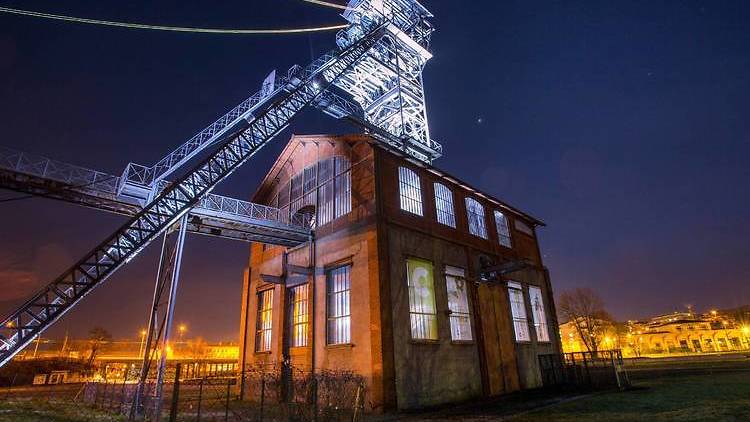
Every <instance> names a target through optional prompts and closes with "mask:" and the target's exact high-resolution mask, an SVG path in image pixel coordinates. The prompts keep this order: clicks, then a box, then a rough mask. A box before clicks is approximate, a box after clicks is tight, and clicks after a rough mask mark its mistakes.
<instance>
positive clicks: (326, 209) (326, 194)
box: [318, 180, 333, 226]
mask: <svg viewBox="0 0 750 422" xmlns="http://www.w3.org/2000/svg"><path fill="white" fill-rule="evenodd" d="M331 220H333V180H329V181H327V182H325V183H324V184H323V185H322V186H321V187H320V189H319V190H318V225H320V226H322V225H323V224H326V223H328V222H329V221H331Z"/></svg>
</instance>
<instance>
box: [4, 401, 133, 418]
mask: <svg viewBox="0 0 750 422" xmlns="http://www.w3.org/2000/svg"><path fill="white" fill-rule="evenodd" d="M125 420H126V418H124V417H121V416H114V415H112V414H108V413H104V412H100V411H96V410H92V409H90V408H88V407H86V406H83V405H81V404H80V403H79V404H75V403H70V402H53V403H48V402H46V401H40V400H14V399H11V400H6V399H3V400H0V422H6V421H8V422H10V421H13V422H16V421H24V422H49V421H54V422H79V421H80V422H82V421H101V422H105V421H107V422H109V421H112V422H114V421H118V422H119V421H125Z"/></svg>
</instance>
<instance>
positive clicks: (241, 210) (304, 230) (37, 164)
mask: <svg viewBox="0 0 750 422" xmlns="http://www.w3.org/2000/svg"><path fill="white" fill-rule="evenodd" d="M342 16H343V17H344V18H345V19H346V20H347V21H348V22H349V25H348V27H347V28H346V29H344V30H342V31H340V32H339V33H338V35H337V37H336V44H337V46H336V48H335V49H333V50H332V51H330V52H329V53H326V54H324V55H322V56H321V57H320V58H318V59H317V60H315V61H313V62H312V63H311V64H309V65H308V66H306V67H300V66H294V67H292V68H291V69H289V71H288V72H286V74H284V75H283V76H281V77H279V78H276V77H275V72H273V73H272V74H271V75H269V77H268V78H266V80H265V81H264V83H263V86H262V89H261V90H260V91H259V92H257V93H255V94H253V95H252V96H250V97H249V98H248V99H247V100H245V101H243V102H242V103H241V104H239V105H238V106H237V107H235V108H233V109H232V110H230V111H229V112H228V113H226V114H225V115H224V116H222V117H221V118H219V119H218V120H217V121H216V122H214V123H213V124H211V125H209V126H208V127H207V128H206V129H204V130H202V131H201V132H199V133H198V134H197V135H195V136H194V137H192V138H191V139H189V140H188V141H187V142H185V143H183V144H182V145H180V146H179V147H178V148H177V149H175V150H174V151H172V152H171V153H169V154H168V155H167V156H166V157H164V158H163V159H161V160H159V161H158V162H157V163H156V164H154V165H152V166H143V165H140V164H135V163H130V164H128V165H127V166H126V168H125V170H124V171H123V173H122V174H121V175H120V176H115V175H111V174H108V173H105V172H100V171H96V170H91V169H87V168H84V167H79V166H76V165H72V164H67V163H62V162H58V161H55V160H52V159H48V158H45V157H41V156H37V155H34V154H28V153H23V152H19V151H15V150H12V149H8V148H1V149H0V188H5V189H10V190H14V191H18V192H23V193H26V194H30V195H37V196H42V197H47V198H52V199H57V200H62V201H66V202H71V203H75V204H79V205H83V206H86V207H91V208H95V209H98V210H103V211H107V212H112V213H116V214H120V215H123V216H125V217H127V221H126V222H125V223H124V224H123V225H122V226H121V227H119V228H117V229H116V230H115V231H114V232H113V233H112V234H111V235H110V236H108V237H107V238H106V239H104V240H103V241H102V242H101V243H100V244H99V245H97V246H96V247H94V248H93V249H92V250H91V251H90V252H88V253H87V254H85V255H84V256H83V257H82V258H81V259H80V260H78V261H77V262H76V263H74V264H73V265H72V266H71V267H70V268H69V269H67V270H66V271H65V272H63V273H62V274H61V275H60V276H59V277H57V278H56V279H55V280H53V281H52V282H50V283H49V284H48V285H46V286H45V287H44V288H43V289H41V290H40V291H39V292H37V293H36V294H35V295H34V296H32V297H31V298H30V299H29V300H28V301H27V302H26V303H24V304H23V305H22V306H21V307H19V308H18V309H17V310H15V311H14V312H13V313H11V314H10V315H9V316H8V317H7V318H5V319H4V320H3V321H2V325H1V326H0V366H2V365H4V364H5V363H7V362H8V361H9V360H10V359H12V358H13V356H15V355H16V354H17V353H18V352H19V351H20V350H22V349H23V348H24V347H25V346H26V345H28V344H29V343H30V342H31V341H32V340H33V339H34V338H35V337H36V336H38V335H40V334H41V333H42V332H43V331H44V330H46V329H47V328H49V327H50V326H52V325H53V324H54V323H55V322H56V321H57V320H58V319H59V318H60V317H62V316H63V315H64V314H65V313H66V312H68V311H69V310H71V309H73V308H74V307H75V306H76V304H78V303H79V302H80V301H81V300H83V298H84V297H85V296H86V295H88V294H89V293H90V292H91V291H92V290H93V289H95V288H96V287H98V286H99V285H101V284H102V282H103V281H104V280H106V279H107V278H108V277H110V276H111V275H113V274H114V273H115V272H117V270H118V269H120V268H121V267H122V266H123V265H124V264H126V263H128V262H130V261H131V260H132V259H133V258H135V257H136V256H137V255H138V254H139V252H140V251H142V250H143V249H144V248H146V247H147V246H148V245H150V244H151V243H153V242H154V241H155V240H157V239H158V238H159V237H160V236H161V235H164V236H163V239H164V240H163V245H162V259H161V263H160V267H159V272H158V274H157V283H156V287H155V291H154V307H153V309H152V314H151V315H150V321H149V340H148V343H147V346H146V352H145V355H144V361H147V360H148V358H149V353H151V352H150V351H152V350H154V347H156V344H157V343H158V342H161V344H162V345H164V344H166V341H167V340H168V339H169V334H170V333H169V331H170V326H171V317H172V310H173V308H174V292H175V290H176V286H177V280H178V277H179V265H180V260H181V254H182V245H183V243H184V236H185V233H186V232H193V233H199V234H205V235H211V236H219V237H223V238H228V239H233V240H241V241H250V242H264V243H270V244H277V245H283V246H294V245H299V244H301V243H303V242H306V241H308V240H310V239H311V236H312V233H311V230H310V229H309V228H308V227H305V226H304V224H303V223H302V222H301V221H295V219H294V218H293V217H292V216H289V215H285V214H284V213H282V212H281V211H280V210H279V209H277V208H273V207H268V206H265V205H260V204H254V203H251V202H247V201H242V200H238V199H234V198H228V197H225V196H220V195H216V194H213V193H212V191H213V190H214V188H215V187H216V186H217V185H218V184H219V183H221V182H222V181H224V180H225V179H226V178H227V177H229V176H230V175H231V174H232V172H234V171H235V170H236V169H237V168H239V167H240V166H242V165H244V164H246V163H247V162H248V161H250V160H251V158H252V157H253V155H255V153H257V152H258V151H259V150H260V149H261V148H262V147H263V146H264V145H266V144H267V143H268V142H270V141H271V140H272V139H273V138H274V137H275V136H276V135H278V134H279V132H281V131H282V130H283V129H285V128H286V127H287V126H288V125H289V123H290V122H291V121H292V120H293V119H294V118H295V117H296V116H297V115H298V113H299V112H300V111H301V110H302V109H304V108H305V107H307V106H313V107H317V108H318V109H320V110H322V111H323V112H325V113H327V114H328V115H330V116H333V117H335V118H338V119H348V120H351V121H353V122H354V123H356V124H358V125H360V126H362V127H363V128H364V129H365V130H366V131H367V132H368V133H370V134H371V135H372V136H373V137H374V138H375V139H377V140H379V141H381V142H382V143H384V144H386V145H388V146H389V147H390V148H394V149H398V150H399V151H401V152H403V153H405V154H408V155H410V156H412V157H414V158H415V159H418V160H423V161H427V162H430V161H432V160H434V159H435V158H438V157H439V156H440V155H441V154H442V147H441V146H440V144H438V143H437V142H435V141H434V140H432V139H431V137H430V134H429V129H428V125H427V114H426V108H425V97H424V88H423V84H422V69H423V67H424V65H425V64H426V62H427V61H428V60H429V59H430V58H431V57H432V54H431V53H430V52H429V41H430V36H431V34H432V31H433V28H432V26H431V24H430V23H429V21H428V19H429V18H431V17H432V15H431V14H430V13H429V12H428V11H427V10H426V9H425V8H424V7H423V6H422V5H420V4H419V3H418V2H417V1H416V0H351V1H350V2H349V5H348V6H347V9H346V11H345V12H344V13H343V15H342ZM167 290H168V293H169V309H168V311H167V314H166V315H164V316H163V317H159V318H157V305H158V304H159V303H160V300H161V299H160V297H161V294H162V292H165V291H167ZM160 324H161V325H160ZM164 355H165V354H162V359H163V356H164ZM162 365H163V362H162ZM144 371H146V372H147V369H144ZM145 376H146V375H145V373H142V378H143V377H145Z"/></svg>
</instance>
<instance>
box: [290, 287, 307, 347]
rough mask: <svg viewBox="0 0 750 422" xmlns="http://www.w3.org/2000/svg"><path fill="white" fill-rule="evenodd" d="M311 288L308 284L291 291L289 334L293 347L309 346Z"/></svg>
mask: <svg viewBox="0 0 750 422" xmlns="http://www.w3.org/2000/svg"><path fill="white" fill-rule="evenodd" d="M309 290H310V289H309V288H308V285H307V284H303V285H300V286H296V287H293V288H291V289H289V332H290V333H291V335H292V341H291V346H292V347H303V346H307V331H308V326H309V323H310V310H309V305H308V304H309V297H308V292H309Z"/></svg>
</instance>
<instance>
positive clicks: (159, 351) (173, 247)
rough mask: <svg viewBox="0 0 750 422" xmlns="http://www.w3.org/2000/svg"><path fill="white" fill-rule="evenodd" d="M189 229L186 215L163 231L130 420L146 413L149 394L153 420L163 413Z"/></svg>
mask: <svg viewBox="0 0 750 422" xmlns="http://www.w3.org/2000/svg"><path fill="white" fill-rule="evenodd" d="M186 228H187V215H186V216H183V217H182V218H180V219H179V220H178V222H177V223H175V224H174V226H172V227H171V228H170V229H169V230H168V231H167V233H165V234H164V242H163V243H162V249H161V259H160V260H159V270H158V273H157V276H156V283H155V285H154V298H153V302H152V306H151V313H150V315H149V321H148V339H147V341H146V347H145V351H144V354H143V363H142V366H141V376H140V379H139V380H138V387H137V389H136V394H135V396H134V398H133V400H134V401H133V408H132V409H131V413H130V417H131V419H134V418H136V417H138V416H141V415H143V414H144V413H145V404H146V400H145V399H146V396H147V395H150V397H149V399H150V401H151V402H152V403H153V410H154V419H155V420H156V421H158V420H159V419H160V416H161V405H162V391H163V389H162V386H163V384H164V375H165V370H166V362H167V348H168V346H169V339H170V335H171V333H172V320H173V317H174V307H175V299H176V295H177V286H178V284H179V278H180V264H181V262H182V250H183V247H184V245H185V231H186ZM167 288H168V289H169V293H168V296H167V302H166V308H165V307H164V305H165V303H164V302H163V301H162V298H163V296H164V293H165V290H166V289H167ZM159 321H161V323H160V322H159ZM156 359H158V361H159V362H158V366H157V368H156V383H155V385H154V388H153V389H152V391H151V392H150V394H149V393H147V392H146V384H147V382H148V378H149V376H148V375H149V372H150V369H151V363H152V362H154V361H155V360H156Z"/></svg>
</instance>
